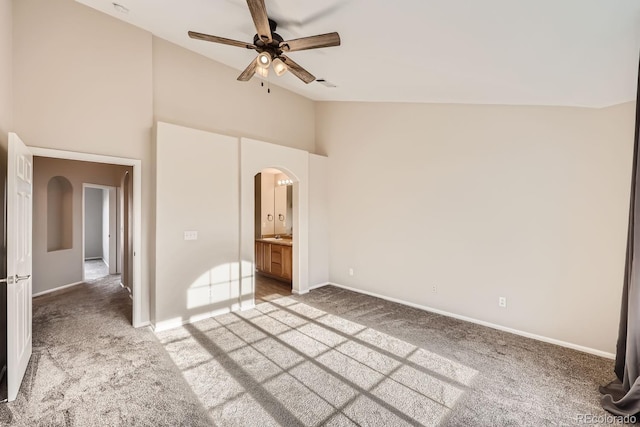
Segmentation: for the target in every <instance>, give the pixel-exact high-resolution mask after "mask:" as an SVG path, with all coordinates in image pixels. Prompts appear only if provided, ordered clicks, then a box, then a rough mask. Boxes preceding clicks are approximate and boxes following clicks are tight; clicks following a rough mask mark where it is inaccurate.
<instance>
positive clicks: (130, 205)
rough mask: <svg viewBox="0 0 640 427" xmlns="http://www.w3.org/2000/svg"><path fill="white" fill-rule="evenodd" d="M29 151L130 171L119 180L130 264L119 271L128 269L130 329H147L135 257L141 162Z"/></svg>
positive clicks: (139, 236) (139, 265) (139, 234)
mask: <svg viewBox="0 0 640 427" xmlns="http://www.w3.org/2000/svg"><path fill="white" fill-rule="evenodd" d="M29 149H30V151H31V152H32V153H33V155H34V156H39V157H47V158H52V159H65V160H76V161H79V162H80V163H85V164H88V163H93V164H94V165H95V164H109V165H120V166H127V167H130V172H129V173H128V174H127V177H125V176H122V177H121V178H122V181H121V182H125V183H126V185H127V188H129V189H130V191H129V192H128V194H126V195H124V196H123V197H124V198H125V200H126V203H127V208H126V209H128V213H127V215H128V216H129V218H130V221H129V223H130V227H129V228H130V229H128V230H125V232H126V233H127V236H128V237H127V240H128V243H129V245H128V246H129V251H128V253H129V254H130V256H129V259H130V262H129V263H128V265H127V263H126V262H123V263H122V264H121V272H124V271H125V268H127V269H128V272H127V274H126V277H128V279H129V282H128V287H129V289H130V292H131V298H132V300H133V308H132V311H133V313H132V323H133V326H134V327H136V328H138V327H142V326H147V325H148V324H149V321H148V318H147V317H146V315H145V314H144V313H146V304H145V302H144V295H143V291H142V260H141V257H140V256H138V255H137V254H139V253H140V250H141V246H142V194H141V193H142V177H141V170H142V162H141V161H140V160H137V159H128V158H121V157H112V156H103V155H98V154H89V153H79V152H72V151H61V150H53V149H48V148H37V147H29ZM121 194H122V193H121ZM79 201H80V200H78V202H79ZM78 233H81V230H80V229H78ZM81 256H82V255H79V256H78V258H77V259H78V260H79V261H80V264H82V260H81V259H80V258H81ZM127 256H128V254H124V257H123V258H125V260H124V261H126V258H127ZM34 265H35V264H34ZM124 276H125V275H124V274H123V277H124ZM143 316H144V317H143Z"/></svg>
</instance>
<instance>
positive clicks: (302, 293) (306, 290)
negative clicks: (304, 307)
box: [291, 289, 309, 295]
mask: <svg viewBox="0 0 640 427" xmlns="http://www.w3.org/2000/svg"><path fill="white" fill-rule="evenodd" d="M291 293H292V294H294V295H304V294H308V293H309V289H305V290H304V291H299V290H298V289H291Z"/></svg>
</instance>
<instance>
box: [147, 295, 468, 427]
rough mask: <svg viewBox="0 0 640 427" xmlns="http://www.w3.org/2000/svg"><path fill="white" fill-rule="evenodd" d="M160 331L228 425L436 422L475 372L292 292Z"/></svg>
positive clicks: (212, 409) (211, 408) (177, 360)
mask: <svg viewBox="0 0 640 427" xmlns="http://www.w3.org/2000/svg"><path fill="white" fill-rule="evenodd" d="M157 336H158V338H159V339H160V340H161V342H162V343H163V345H164V347H165V348H166V350H167V351H168V352H169V354H170V356H171V358H172V359H173V361H174V363H175V364H176V365H177V366H178V367H179V368H180V369H181V370H182V372H183V375H184V377H185V378H186V380H187V382H188V383H189V385H190V386H191V387H192V388H193V390H194V392H195V393H196V395H197V396H198V397H199V399H200V400H201V401H202V403H203V404H204V406H205V407H206V408H207V409H208V410H209V412H210V413H211V416H212V417H213V419H214V420H215V422H216V424H219V425H223V426H232V425H243V426H244V425H260V426H268V425H274V426H275V425H287V426H289V425H301V426H314V425H335V426H347V425H376V426H384V425H388V426H400V425H438V424H439V423H440V422H441V421H442V420H443V419H444V418H445V417H446V416H447V414H448V413H449V411H450V410H451V408H453V407H454V405H455V404H456V402H457V401H458V399H459V398H460V396H461V395H462V394H463V393H464V392H465V390H466V389H467V388H468V386H469V385H470V384H471V381H472V380H473V379H474V377H475V376H476V374H477V371H476V370H474V369H472V368H469V367H467V366H464V365H462V364H460V363H458V362H456V361H453V360H449V359H447V358H444V357H442V356H440V355H437V354H434V353H432V352H429V351H428V350H425V349H423V348H418V347H416V346H414V345H412V344H410V343H407V342H405V341H402V340H400V339H398V338H395V337H393V336H390V335H387V334H384V333H382V332H379V331H376V330H374V329H371V328H368V327H365V326H363V325H360V324H358V323H355V322H352V321H349V320H346V319H343V318H341V317H338V316H335V315H332V314H328V313H326V312H324V311H322V310H318V309H316V308H314V307H311V306H309V305H306V304H303V303H301V302H298V301H296V300H295V299H293V298H289V297H283V298H279V299H276V300H273V301H270V302H265V303H262V304H259V305H257V306H256V307H255V309H252V310H248V311H244V312H237V313H229V314H225V315H222V316H218V317H215V318H212V319H207V320H203V321H200V322H197V323H194V324H188V325H185V326H183V327H180V328H177V329H173V330H170V331H165V332H160V333H157Z"/></svg>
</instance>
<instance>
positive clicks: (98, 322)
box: [0, 276, 212, 427]
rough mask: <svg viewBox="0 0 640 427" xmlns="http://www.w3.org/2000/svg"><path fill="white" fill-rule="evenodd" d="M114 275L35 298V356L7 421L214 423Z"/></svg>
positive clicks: (2, 418) (1, 413) (4, 415)
mask: <svg viewBox="0 0 640 427" xmlns="http://www.w3.org/2000/svg"><path fill="white" fill-rule="evenodd" d="M119 281H120V276H108V277H107V278H104V279H102V280H97V281H94V282H89V283H86V284H82V285H78V286H75V287H73V288H68V289H66V290H63V291H59V292H56V293H52V294H48V295H44V296H41V297H38V298H35V299H34V301H33V345H34V349H33V356H32V358H31V362H30V363H29V366H28V368H27V373H26V376H25V379H24V382H23V384H22V387H21V389H20V393H19V395H18V399H17V400H16V401H14V402H12V403H9V404H0V425H2V426H6V425H9V426H20V427H27V426H29V427H31V426H66V427H71V426H74V427H84V426H207V425H212V421H211V419H210V418H209V416H208V415H207V413H206V411H204V409H203V407H202V405H201V404H200V403H199V402H198V399H197V397H196V396H195V395H194V394H193V392H192V391H191V389H190V388H189V386H188V385H187V384H186V382H185V381H184V379H183V378H182V376H181V375H180V371H179V370H178V369H177V368H176V366H175V365H174V364H173V363H172V362H171V359H170V358H169V357H168V355H167V354H166V352H165V351H164V349H163V348H162V346H161V345H160V344H159V343H158V340H157V339H156V338H155V336H154V335H153V333H152V332H151V331H150V330H149V329H148V328H143V329H134V328H133V327H132V326H131V299H130V298H129V293H128V292H127V291H126V290H125V289H123V288H122V287H121V286H120V285H119Z"/></svg>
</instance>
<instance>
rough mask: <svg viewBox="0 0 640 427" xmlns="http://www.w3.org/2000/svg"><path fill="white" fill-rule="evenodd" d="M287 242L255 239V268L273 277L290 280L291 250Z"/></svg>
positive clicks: (291, 268) (291, 273)
mask: <svg viewBox="0 0 640 427" xmlns="http://www.w3.org/2000/svg"><path fill="white" fill-rule="evenodd" d="M292 249H293V248H292V246H291V245H288V244H279V243H270V242H264V241H260V240H256V246H255V257H256V270H258V271H259V272H260V273H263V274H266V275H267V276H271V277H273V278H275V279H279V280H284V281H287V282H291V278H292V277H293V266H292V263H293V250H292Z"/></svg>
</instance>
